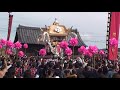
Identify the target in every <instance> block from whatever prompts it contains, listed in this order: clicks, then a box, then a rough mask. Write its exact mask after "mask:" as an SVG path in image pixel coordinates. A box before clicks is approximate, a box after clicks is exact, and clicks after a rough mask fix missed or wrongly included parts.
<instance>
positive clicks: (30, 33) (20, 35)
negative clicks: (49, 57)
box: [14, 25, 86, 46]
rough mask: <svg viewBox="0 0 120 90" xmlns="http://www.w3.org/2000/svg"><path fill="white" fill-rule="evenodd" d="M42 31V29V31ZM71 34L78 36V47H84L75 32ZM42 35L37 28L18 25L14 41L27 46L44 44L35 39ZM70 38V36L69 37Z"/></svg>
mask: <svg viewBox="0 0 120 90" xmlns="http://www.w3.org/2000/svg"><path fill="white" fill-rule="evenodd" d="M42 30H44V29H42ZM72 32H74V33H76V34H77V36H78V42H79V43H78V46H82V45H84V46H86V45H85V43H84V42H83V40H82V39H81V36H80V34H79V32H78V31H77V30H72ZM40 34H42V31H41V29H40V28H39V27H29V26H22V25H19V26H18V28H17V31H16V36H15V40H14V42H16V41H20V42H21V43H28V44H44V43H43V42H40V43H38V41H37V38H38V37H39V35H40ZM69 37H72V36H69Z"/></svg>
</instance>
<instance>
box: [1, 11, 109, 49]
mask: <svg viewBox="0 0 120 90" xmlns="http://www.w3.org/2000/svg"><path fill="white" fill-rule="evenodd" d="M12 14H13V15H14V17H13V25H12V32H11V37H10V39H11V40H14V37H15V32H16V28H17V27H18V25H19V24H21V25H26V26H33V27H45V25H47V26H49V25H51V24H52V23H53V22H54V20H55V18H57V19H58V22H59V23H60V24H62V25H65V26H66V27H67V28H69V27H71V26H73V28H77V29H78V30H79V33H80V35H81V37H82V39H83V41H84V42H85V43H86V44H87V45H97V46H98V47H99V48H105V47H106V46H105V45H106V32H107V19H108V17H107V16H108V13H107V12H12ZM7 27H8V13H7V12H0V38H6V37H7Z"/></svg>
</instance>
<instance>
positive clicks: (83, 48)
mask: <svg viewBox="0 0 120 90" xmlns="http://www.w3.org/2000/svg"><path fill="white" fill-rule="evenodd" d="M85 50H86V48H85V47H84V46H81V47H80V48H78V52H79V53H82V54H83V52H84V51H85Z"/></svg>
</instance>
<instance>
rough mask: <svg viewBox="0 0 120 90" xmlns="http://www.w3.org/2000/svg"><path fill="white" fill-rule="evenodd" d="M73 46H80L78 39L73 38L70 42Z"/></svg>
mask: <svg viewBox="0 0 120 90" xmlns="http://www.w3.org/2000/svg"><path fill="white" fill-rule="evenodd" d="M69 43H70V45H71V46H76V45H78V39H77V38H71V39H70V41H69Z"/></svg>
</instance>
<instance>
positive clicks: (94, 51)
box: [88, 46, 98, 54]
mask: <svg viewBox="0 0 120 90" xmlns="http://www.w3.org/2000/svg"><path fill="white" fill-rule="evenodd" d="M88 50H89V52H90V53H92V54H96V53H98V48H97V47H96V46H89V49H88Z"/></svg>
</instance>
